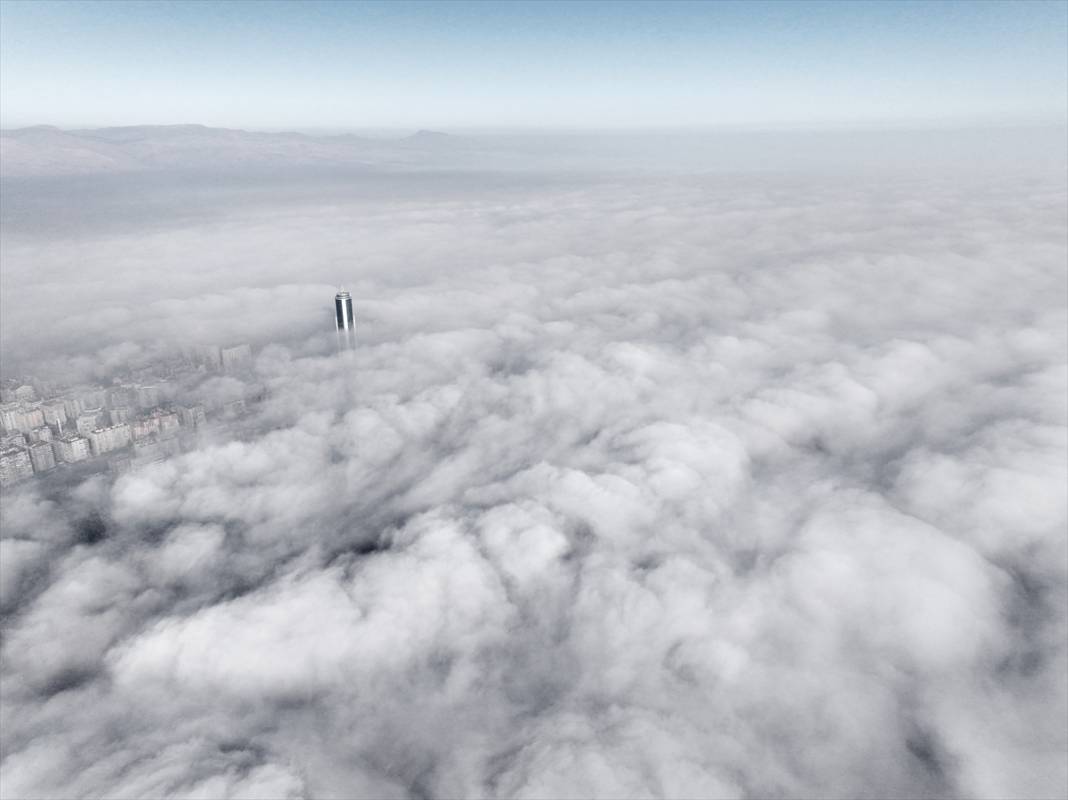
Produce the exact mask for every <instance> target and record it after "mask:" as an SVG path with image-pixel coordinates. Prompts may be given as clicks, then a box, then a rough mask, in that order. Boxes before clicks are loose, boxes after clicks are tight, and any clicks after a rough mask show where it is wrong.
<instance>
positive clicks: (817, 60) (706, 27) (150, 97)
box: [0, 0, 1068, 129]
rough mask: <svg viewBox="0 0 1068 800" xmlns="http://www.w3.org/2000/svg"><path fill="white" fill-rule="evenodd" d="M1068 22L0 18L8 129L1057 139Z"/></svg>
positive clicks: (547, 5) (527, 13)
mask: <svg viewBox="0 0 1068 800" xmlns="http://www.w3.org/2000/svg"><path fill="white" fill-rule="evenodd" d="M1066 96H1068V3H1066V2H1038V1H1037V0H1035V1H1034V2H1031V1H1028V0H1019V1H1018V2H1009V3H984V2H963V3H954V2H934V3H927V2H905V3H891V2H860V3H852V2H821V3H805V2H771V3H733V2H706V3H688V2H687V3H670V2H658V3H630V2H618V3H613V2H592V3H581V2H562V3H554V2H540V3H520V2H507V3H491V2H474V3H447V2H430V3H409V2H391V3H355V2H302V3H288V2H255V1H254V0H242V1H241V2H236V3H212V2H163V1H160V0H157V1H155V2H147V3H141V2H131V1H127V2H118V3H112V2H75V1H73V0H67V1H65V2H28V0H0V117H2V119H0V123H2V124H3V125H5V126H8V127H11V126H21V125H29V124H54V125H61V126H71V125H121V124H138V123H147V124H166V123H186V122H196V123H203V124H208V125H226V126H234V127H247V128H300V129H312V128H333V129H348V128H351V129H360V128H394V127H395V128H417V127H435V128H445V129H458V128H472V127H474V128H478V127H483V128H509V127H524V128H567V129H574V128H579V129H582V128H590V129H612V128H620V129H641V128H692V127H698V128H704V127H738V126H742V127H769V126H774V127H783V126H785V127H836V126H853V125H863V126H870V125H875V126H882V125H891V126H894V125H914V124H939V125H940V124H972V123H994V124H1002V123H1034V122H1062V121H1063V120H1064V118H1065V116H1066V114H1068V100H1066Z"/></svg>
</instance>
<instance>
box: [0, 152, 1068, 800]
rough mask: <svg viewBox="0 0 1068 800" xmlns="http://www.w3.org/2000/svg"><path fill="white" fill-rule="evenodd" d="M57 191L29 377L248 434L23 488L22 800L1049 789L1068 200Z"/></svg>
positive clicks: (34, 306) (964, 193) (890, 181)
mask: <svg viewBox="0 0 1068 800" xmlns="http://www.w3.org/2000/svg"><path fill="white" fill-rule="evenodd" d="M52 180H53V182H52V183H48V182H44V183H41V182H38V183H33V182H32V181H31V182H30V183H22V184H18V185H17V192H18V195H17V196H15V197H13V198H12V200H11V203H12V204H13V206H9V213H12V212H11V211H10V209H11V208H12V207H14V208H16V209H19V210H20V213H19V214H16V215H15V216H13V217H9V218H8V220H7V224H6V226H5V235H4V242H3V270H4V272H3V281H4V285H3V289H4V292H3V346H4V352H5V369H10V368H12V367H9V366H8V365H13V366H14V365H17V367H18V369H20V370H22V371H25V372H32V371H33V369H32V368H31V367H33V368H36V369H38V370H40V371H48V372H55V371H57V370H59V371H67V372H68V373H69V374H70V375H72V376H75V377H77V378H78V379H87V380H88V379H101V378H106V376H107V375H108V372H109V370H110V369H112V368H118V367H121V366H122V365H123V364H125V363H128V362H143V361H148V362H151V359H152V358H153V357H154V356H153V354H154V353H156V352H159V351H161V349H162V348H163V347H164V346H166V345H167V344H168V343H170V342H174V341H224V342H226V341H249V342H251V343H253V346H254V350H255V352H256V365H255V372H256V378H257V380H258V381H260V382H262V383H263V384H265V386H266V387H267V399H266V400H265V401H264V402H263V403H261V404H259V405H258V406H257V407H256V410H255V413H256V414H257V415H258V419H257V423H258V427H259V429H260V430H261V431H262V433H260V434H258V435H256V436H253V437H251V438H246V439H244V440H241V441H231V442H226V441H219V442H217V443H214V444H210V445H207V446H205V447H203V448H201V449H199V450H196V451H194V452H190V453H186V454H184V455H181V456H178V457H175V458H173V459H171V460H169V461H167V462H164V463H161V464H157V465H154V466H150V467H148V468H145V469H143V470H141V471H138V472H134V473H132V474H128V475H124V476H122V477H120V478H118V479H115V480H114V481H112V480H111V479H106V478H104V477H94V478H91V479H88V480H86V481H85V482H84V483H82V484H81V485H80V486H78V487H77V488H76V489H75V490H73V491H70V492H67V493H63V494H48V493H47V492H46V490H45V489H44V488H43V486H44V484H42V483H40V482H33V481H30V482H27V483H26V484H23V485H21V486H20V487H18V488H17V489H13V490H9V491H5V493H4V496H3V501H2V509H3V539H2V540H0V566H2V571H0V579H2V589H3V591H2V593H0V601H2V606H0V610H2V613H3V617H2V624H3V650H2V662H0V678H2V690H3V691H2V694H3V697H2V703H3V705H2V715H3V717H2V719H3V725H2V728H0V737H2V738H0V742H2V751H0V752H2V762H0V770H2V781H0V783H2V785H0V789H2V793H3V795H4V796H5V797H11V798H28V797H37V796H49V797H82V796H85V797H101V796H102V797H108V798H144V797H172V796H173V797H212V798H215V797H245V798H272V797H316V798H347V797H375V798H382V797H439V798H447V797H528V798H545V797H587V796H600V797H618V798H634V797H646V796H660V797H694V798H696V797H710V798H711V797H715V798H733V797H782V796H787V797H817V796H819V797H880V798H882V797H946V798H950V797H952V798H958V797H982V798H1007V797H1054V796H1063V795H1064V794H1065V792H1066V791H1068V774H1066V771H1068V767H1066V763H1065V749H1066V747H1068V734H1066V728H1065V725H1066V723H1065V720H1066V718H1068V707H1066V705H1068V689H1066V670H1068V656H1066V633H1068V629H1066V622H1068V613H1066V602H1068V593H1066V579H1068V574H1066V573H1068V570H1066V556H1068V553H1066V546H1065V526H1066V496H1065V494H1066V488H1065V487H1066V483H1068V467H1066V454H1068V438H1066V427H1065V423H1066V414H1068V410H1066V397H1068V380H1066V355H1068V344H1066V336H1068V334H1066V330H1068V315H1066V288H1068V287H1066V279H1065V263H1066V258H1068V252H1066V250H1068V248H1066V228H1068V221H1066V218H1068V214H1066V212H1068V198H1066V187H1065V178H1064V174H1063V172H1053V173H1050V174H1048V175H1045V176H1043V175H1040V174H1039V175H1036V174H1035V173H1034V172H1028V173H1027V174H1023V173H1017V172H1014V171H1012V170H1010V169H1007V168H1006V169H1003V170H1000V171H995V172H988V173H987V174H984V175H983V176H982V177H979V176H973V177H971V178H966V177H964V175H963V173H960V172H957V173H952V174H951V173H944V172H937V171H935V172H931V173H924V172H923V171H912V172H905V173H901V174H898V175H894V176H890V175H887V174H879V173H877V172H865V173H863V174H862V173H860V172H857V173H854V174H852V175H851V174H845V173H836V174H831V173H830V172H828V173H827V174H822V175H821V174H814V173H812V172H811V171H810V172H808V173H804V174H802V173H794V174H792V175H780V174H762V175H749V176H738V175H724V174H707V175H703V176H689V177H687V176H682V175H674V176H669V175H666V174H665V175H663V176H659V177H658V176H656V175H652V174H645V175H642V176H631V177H628V176H626V175H624V174H621V173H616V174H612V175H608V174H602V175H600V176H599V177H589V176H587V177H585V178H580V177H578V176H577V175H574V174H572V175H568V174H562V173H554V174H552V175H549V174H523V175H519V174H510V175H502V174H496V175H492V176H489V175H485V174H476V173H469V174H466V175H465V174H452V173H450V174H435V175H429V174H428V175H422V176H420V175H418V174H416V175H412V174H407V175H405V176H404V177H398V178H397V179H396V180H392V179H391V178H390V177H389V176H388V175H382V174H379V175H377V176H376V177H374V178H371V177H368V176H364V177H362V178H361V176H359V175H357V174H355V173H353V174H351V175H347V176H346V175H338V176H335V177H334V178H332V179H330V180H327V179H325V178H324V177H323V176H321V175H319V176H314V177H309V178H307V179H305V180H301V179H298V178H297V177H294V178H292V180H289V179H286V180H282V179H279V180H278V181H275V182H273V183H271V182H267V183H266V184H262V185H255V186H251V185H249V184H244V183H243V184H241V185H240V186H237V185H232V184H227V183H226V182H225V181H221V182H220V181H216V182H212V183H209V182H208V181H207V179H206V178H204V177H203V176H200V177H193V178H188V179H185V180H184V182H182V185H181V186H180V187H178V186H177V185H175V186H173V187H172V193H171V194H168V188H167V181H166V180H164V179H163V178H160V179H159V180H158V181H147V182H142V183H136V182H134V183H122V182H119V183H114V182H113V183H110V184H109V183H108V182H107V180H106V179H104V178H99V179H89V178H80V179H78V180H77V181H67V180H66V179H64V180H56V179H52ZM174 180H175V181H176V182H177V181H178V180H179V179H178V178H174ZM65 181H66V182H65ZM64 186H66V187H67V189H66V190H64V188H63V187H64ZM70 187H75V188H74V189H71V188H70ZM12 191H13V192H14V191H15V190H12ZM64 192H65V194H64ZM49 193H53V194H51V195H49ZM42 197H50V198H51V199H48V200H47V202H46V201H45V200H42V199H41V198H42ZM5 200H7V198H5ZM105 201H106V202H107V203H111V204H112V205H111V206H110V207H113V208H114V209H115V216H114V217H113V218H109V219H104V218H103V216H106V215H102V212H100V210H99V209H100V208H102V207H105V206H101V205H99V203H104V202H105ZM154 203H156V204H155V205H154ZM79 206H81V207H83V209H84V208H89V209H97V210H96V211H95V212H92V213H89V215H88V217H86V216H85V215H84V214H83V215H82V216H79V214H80V213H81V212H79ZM134 208H137V209H139V212H138V213H136V214H134V213H132V209H134ZM34 209H36V212H34ZM31 212H32V213H31ZM128 212H129V213H128ZM37 214H44V215H45V216H44V217H41V216H37ZM94 214H95V216H94ZM27 215H28V216H27ZM68 218H69V219H71V220H76V221H75V222H72V224H71V225H70V226H66V225H64V220H65V219H68ZM77 220H80V221H77ZM341 283H344V284H345V285H346V287H347V288H348V289H349V290H350V291H352V293H353V296H354V298H355V300H356V309H357V323H358V329H359V335H360V340H361V341H360V346H359V348H358V350H357V351H356V352H354V353H352V354H349V355H347V356H346V355H341V356H338V355H334V354H332V353H331V349H330V348H331V343H330V338H331V337H330V335H329V334H330V331H331V327H332V317H331V304H332V298H333V292H334V291H335V287H336V286H337V285H338V284H341ZM87 524H92V525H94V526H96V528H95V530H94V532H93V535H91V536H89V535H86V531H85V527H86V525H87ZM101 525H102V526H103V527H102V530H101V529H100V528H101Z"/></svg>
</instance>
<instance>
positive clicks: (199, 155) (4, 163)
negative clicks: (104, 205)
mask: <svg viewBox="0 0 1068 800" xmlns="http://www.w3.org/2000/svg"><path fill="white" fill-rule="evenodd" d="M463 144H464V140H463V138H462V137H456V136H451V135H449V134H445V133H439V132H437V131H425V130H424V131H419V132H417V133H415V134H413V135H411V136H407V137H404V138H397V139H374V138H369V137H363V136H356V135H339V136H310V135H307V134H303V133H284V132H283V133H265V132H256V131H243V130H232V129H228V128H208V127H205V126H203V125H142V126H136V127H123V128H95V129H86V130H61V129H59V128H54V127H51V126H47V125H41V126H35V127H32V128H17V129H11V130H3V131H0V174H2V175H4V176H12V177H14V176H34V175H82V174H93V173H101V172H135V171H145V170H173V169H203V168H215V169H226V168H235V169H240V168H247V167H256V166H278V165H293V166H310V165H352V166H357V165H372V164H373V165H395V166H403V165H406V164H418V163H420V162H422V161H424V160H426V159H427V158H429V157H431V156H434V155H440V154H441V153H442V152H443V151H444V152H449V151H453V152H454V151H455V150H456V149H457V148H459V149H463Z"/></svg>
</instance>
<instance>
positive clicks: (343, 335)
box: [334, 289, 356, 350]
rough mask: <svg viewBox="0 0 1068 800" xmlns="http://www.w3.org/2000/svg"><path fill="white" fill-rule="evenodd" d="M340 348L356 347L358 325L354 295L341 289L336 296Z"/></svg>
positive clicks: (349, 348) (335, 308) (336, 318)
mask: <svg viewBox="0 0 1068 800" xmlns="http://www.w3.org/2000/svg"><path fill="white" fill-rule="evenodd" d="M334 312H335V321H336V322H337V347H338V350H352V349H353V348H354V347H356V325H355V321H354V318H353V314H352V295H350V294H349V293H348V292H346V291H345V290H344V289H341V290H340V291H339V292H338V293H337V295H336V296H335V297H334Z"/></svg>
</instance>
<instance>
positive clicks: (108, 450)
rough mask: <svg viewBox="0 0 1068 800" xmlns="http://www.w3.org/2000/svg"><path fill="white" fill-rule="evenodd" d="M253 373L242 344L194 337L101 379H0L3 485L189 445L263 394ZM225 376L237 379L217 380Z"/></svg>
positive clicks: (123, 464) (125, 464) (117, 467)
mask: <svg viewBox="0 0 1068 800" xmlns="http://www.w3.org/2000/svg"><path fill="white" fill-rule="evenodd" d="M251 373H252V349H251V347H250V346H249V345H247V344H239V345H236V346H233V347H219V346H217V345H192V346H188V347H183V348H179V349H176V350H175V351H174V352H173V353H172V354H171V355H169V356H167V357H165V358H164V359H162V360H161V361H160V362H159V363H155V364H152V365H151V366H150V367H141V368H130V369H126V370H124V371H123V372H121V373H120V374H117V375H115V376H111V377H110V378H109V382H108V383H106V384H92V385H86V384H83V385H78V386H66V385H61V384H60V383H59V382H55V381H51V380H44V379H40V378H36V377H33V376H17V377H11V378H3V379H0V427H2V429H3V433H2V436H0V486H3V487H8V486H12V485H14V484H16V483H19V482H21V481H24V480H29V479H32V478H34V477H41V476H45V475H49V476H56V475H59V476H63V475H64V474H65V473H66V474H70V475H72V476H74V475H80V474H82V473H84V472H86V471H96V470H108V471H110V472H112V473H115V474H121V473H124V472H128V471H131V470H136V469H139V468H142V467H144V466H145V465H147V464H151V463H155V462H158V461H162V460H164V459H166V458H168V457H170V456H173V455H176V454H178V453H181V452H183V451H186V450H189V449H192V448H194V447H195V446H196V445H197V442H198V441H199V440H200V439H201V438H202V436H203V435H204V434H205V433H206V432H207V431H209V430H210V429H212V428H218V427H219V426H220V425H226V424H228V423H231V422H233V421H235V420H238V419H240V418H241V417H243V416H244V415H245V413H246V410H247V405H248V404H249V403H252V402H255V401H257V400H259V399H262V396H263V388H262V386H261V385H259V384H257V383H256V382H255V381H253V380H250V378H251ZM227 376H229V377H233V378H237V379H238V380H235V381H228V382H227V385H225V386H222V387H220V386H219V385H218V381H217V380H215V381H213V379H217V378H221V377H227Z"/></svg>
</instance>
